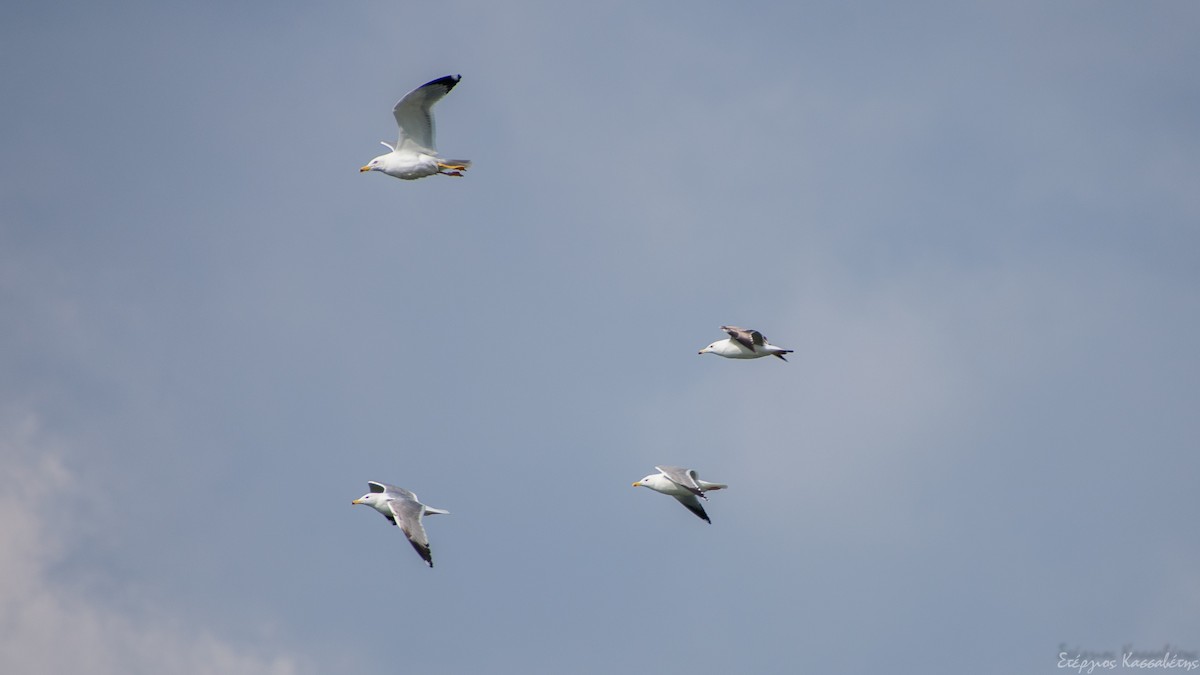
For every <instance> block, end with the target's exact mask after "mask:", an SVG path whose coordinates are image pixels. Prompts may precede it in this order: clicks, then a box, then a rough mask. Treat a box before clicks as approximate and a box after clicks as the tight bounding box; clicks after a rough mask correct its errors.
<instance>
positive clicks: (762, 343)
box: [700, 326, 795, 361]
mask: <svg viewBox="0 0 1200 675" xmlns="http://www.w3.org/2000/svg"><path fill="white" fill-rule="evenodd" d="M721 330H723V331H725V332H726V333H729V337H728V338H726V339H724V340H717V341H716V342H714V343H712V344H711V345H709V346H707V347H705V348H704V349H701V350H700V353H701V354H707V353H710V352H711V353H713V354H716V355H717V356H724V357H725V358H727V359H757V358H761V357H763V356H777V357H779V358H780V359H782V360H784V361H787V359H785V358H783V355H784V354H791V353H792V352H793V351H795V350H792V349H783V348H782V347H776V346H775V345H773V344H771V343H770V342H767V338H765V337H763V334H762V333H760V332H758V331H756V330H748V329H746V328H738V327H737V326H721Z"/></svg>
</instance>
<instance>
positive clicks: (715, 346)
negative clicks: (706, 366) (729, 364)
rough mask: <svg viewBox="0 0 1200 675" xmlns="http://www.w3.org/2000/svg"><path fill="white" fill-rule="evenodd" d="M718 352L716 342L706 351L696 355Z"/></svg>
mask: <svg viewBox="0 0 1200 675" xmlns="http://www.w3.org/2000/svg"><path fill="white" fill-rule="evenodd" d="M716 351H717V343H715V342H714V343H712V344H711V345H709V346H707V347H705V348H704V349H701V350H700V351H698V352H696V353H697V354H707V353H709V352H716Z"/></svg>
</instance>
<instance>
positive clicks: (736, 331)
mask: <svg viewBox="0 0 1200 675" xmlns="http://www.w3.org/2000/svg"><path fill="white" fill-rule="evenodd" d="M721 330H723V331H725V332H726V333H728V334H729V337H731V338H733V339H734V340H735V341H737V342H739V343H741V344H742V345H743V346H745V347H746V349H749V350H750V351H756V350H755V347H756V346H758V347H761V346H762V345H763V344H764V343H765V342H766V341H767V339H766V338H765V337H763V334H762V333H760V332H758V331H756V330H749V329H746V328H739V327H737V326H721Z"/></svg>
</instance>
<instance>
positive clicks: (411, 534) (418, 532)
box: [388, 499, 433, 567]
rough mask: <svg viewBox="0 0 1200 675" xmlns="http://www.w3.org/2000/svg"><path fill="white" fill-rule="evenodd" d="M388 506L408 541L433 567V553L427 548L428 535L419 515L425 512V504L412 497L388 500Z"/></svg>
mask: <svg viewBox="0 0 1200 675" xmlns="http://www.w3.org/2000/svg"><path fill="white" fill-rule="evenodd" d="M388 508H389V509H391V511H392V515H393V516H394V517H395V518H396V523H397V524H398V525H399V526H400V529H401V530H404V536H406V537H408V543H410V544H412V547H413V549H415V550H416V552H417V553H418V554H419V555H420V556H421V559H422V560H424V561H425V563H426V564H427V565H429V566H430V567H433V555H432V553H431V552H430V550H429V537H428V536H426V534H425V528H424V527H423V526H422V525H421V516H422V515H423V514H424V513H425V505H424V504H421V503H420V502H417V501H415V500H412V499H391V500H388Z"/></svg>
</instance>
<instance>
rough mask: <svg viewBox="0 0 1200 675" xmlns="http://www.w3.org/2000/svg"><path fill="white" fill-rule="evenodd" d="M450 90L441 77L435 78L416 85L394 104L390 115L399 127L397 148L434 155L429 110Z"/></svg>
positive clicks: (435, 151) (431, 116)
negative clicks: (418, 85) (424, 83)
mask: <svg viewBox="0 0 1200 675" xmlns="http://www.w3.org/2000/svg"><path fill="white" fill-rule="evenodd" d="M449 91H450V90H449V88H447V87H446V86H445V85H444V84H442V83H441V81H440V80H439V81H434V82H430V83H429V84H426V85H422V86H420V87H417V88H416V89H414V90H412V91H411V92H409V93H408V94H406V95H405V96H404V98H402V99H400V101H399V102H397V103H396V106H395V107H394V108H392V115H393V116H394V117H395V118H396V125H397V126H399V127H400V135H399V137H398V138H397V139H396V150H397V151H399V152H406V151H407V152H420V153H425V154H428V155H434V154H437V150H436V149H435V147H434V142H433V114H432V113H431V112H430V110H429V109H430V108H431V107H432V106H433V104H434V103H437V102H438V101H440V100H441V99H442V97H443V96H445V95H446V94H447V93H448V92H449Z"/></svg>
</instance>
